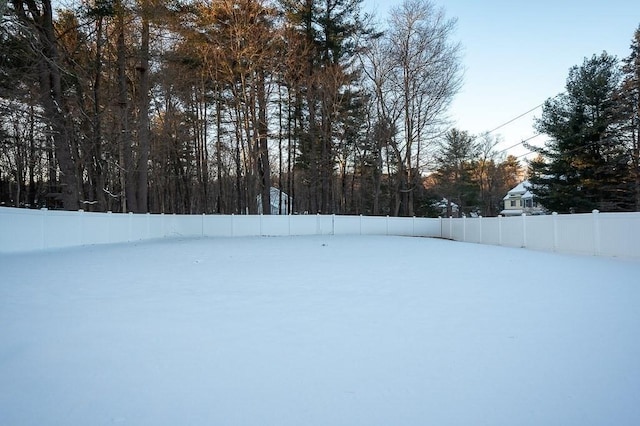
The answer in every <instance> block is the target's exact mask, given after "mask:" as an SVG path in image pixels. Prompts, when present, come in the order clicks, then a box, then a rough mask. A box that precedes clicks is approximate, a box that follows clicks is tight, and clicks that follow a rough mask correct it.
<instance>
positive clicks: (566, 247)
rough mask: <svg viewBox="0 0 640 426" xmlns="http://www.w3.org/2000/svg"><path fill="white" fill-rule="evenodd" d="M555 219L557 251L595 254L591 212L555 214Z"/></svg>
mask: <svg viewBox="0 0 640 426" xmlns="http://www.w3.org/2000/svg"><path fill="white" fill-rule="evenodd" d="M556 220H557V221H558V223H557V237H556V240H557V247H556V250H557V251H560V252H565V253H578V254H595V245H594V230H593V223H594V222H593V221H594V219H593V214H591V213H587V214H574V215H557V216H556Z"/></svg>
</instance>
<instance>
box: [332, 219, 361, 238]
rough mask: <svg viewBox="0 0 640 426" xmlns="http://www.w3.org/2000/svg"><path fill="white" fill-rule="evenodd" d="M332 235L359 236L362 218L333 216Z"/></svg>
mask: <svg viewBox="0 0 640 426" xmlns="http://www.w3.org/2000/svg"><path fill="white" fill-rule="evenodd" d="M333 220H334V222H333V234H334V235H359V234H361V233H362V217H360V216H335V217H334V218H333Z"/></svg>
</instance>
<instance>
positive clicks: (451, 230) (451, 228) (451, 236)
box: [449, 216, 455, 240]
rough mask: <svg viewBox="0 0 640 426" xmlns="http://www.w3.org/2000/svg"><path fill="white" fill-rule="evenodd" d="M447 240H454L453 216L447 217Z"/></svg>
mask: <svg viewBox="0 0 640 426" xmlns="http://www.w3.org/2000/svg"><path fill="white" fill-rule="evenodd" d="M449 239H452V240H455V238H453V216H449Z"/></svg>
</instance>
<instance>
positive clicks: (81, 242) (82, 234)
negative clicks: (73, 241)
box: [78, 209, 85, 246]
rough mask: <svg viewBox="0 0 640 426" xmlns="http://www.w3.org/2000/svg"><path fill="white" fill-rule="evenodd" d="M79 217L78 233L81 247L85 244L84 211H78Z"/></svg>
mask: <svg viewBox="0 0 640 426" xmlns="http://www.w3.org/2000/svg"><path fill="white" fill-rule="evenodd" d="M78 215H79V216H80V227H79V228H80V229H79V231H78V240H79V241H78V245H79V246H81V245H83V244H84V242H83V240H84V226H85V225H84V209H79V210H78Z"/></svg>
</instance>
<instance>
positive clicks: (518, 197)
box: [500, 180, 545, 216]
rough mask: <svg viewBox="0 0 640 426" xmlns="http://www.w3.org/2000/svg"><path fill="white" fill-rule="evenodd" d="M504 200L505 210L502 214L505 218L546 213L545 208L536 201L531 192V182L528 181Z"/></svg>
mask: <svg viewBox="0 0 640 426" xmlns="http://www.w3.org/2000/svg"><path fill="white" fill-rule="evenodd" d="M502 200H503V201H504V210H502V211H501V212H500V214H501V215H503V216H520V215H522V214H523V213H524V214H528V215H536V214H544V213H545V210H544V208H543V207H542V206H540V205H538V203H537V202H536V201H535V199H534V196H533V194H532V193H531V191H530V184H529V181H526V180H525V181H523V182H520V183H519V184H518V185H516V187H515V188H513V189H511V190H510V191H509V192H507V195H505V196H504V198H503V199H502Z"/></svg>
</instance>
